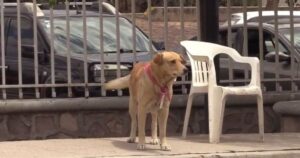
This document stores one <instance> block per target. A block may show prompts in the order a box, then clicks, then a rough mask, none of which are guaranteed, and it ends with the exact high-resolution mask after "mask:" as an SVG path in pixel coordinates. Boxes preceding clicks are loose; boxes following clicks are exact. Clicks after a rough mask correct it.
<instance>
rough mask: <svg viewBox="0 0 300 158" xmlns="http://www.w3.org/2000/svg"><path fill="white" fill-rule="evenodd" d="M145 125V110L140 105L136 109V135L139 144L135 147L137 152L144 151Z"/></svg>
mask: <svg viewBox="0 0 300 158" xmlns="http://www.w3.org/2000/svg"><path fill="white" fill-rule="evenodd" d="M145 124H146V110H145V106H144V105H142V104H140V105H139V107H138V135H139V142H138V146H137V149H138V150H144V149H145Z"/></svg>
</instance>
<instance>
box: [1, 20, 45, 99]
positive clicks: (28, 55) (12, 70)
mask: <svg viewBox="0 0 300 158" xmlns="http://www.w3.org/2000/svg"><path fill="white" fill-rule="evenodd" d="M20 31H21V59H19V57H18V34H17V33H18V22H17V18H16V17H10V20H9V29H8V31H7V44H6V64H7V66H8V68H7V72H6V73H7V75H6V81H7V84H9V85H16V84H19V83H22V84H34V83H35V71H34V41H33V22H32V20H31V19H29V18H26V17H21V29H20ZM38 41H39V40H38ZM40 48H41V43H40V42H38V52H42V51H41V50H40ZM19 62H21V69H20V70H19V67H18V66H19V65H18V63H19ZM41 69H42V67H40V66H39V70H41ZM20 71H21V72H20ZM19 72H20V74H21V75H22V81H21V82H19V79H20V78H19ZM38 77H39V76H38ZM23 93H24V97H25V98H26V97H33V96H34V93H35V92H34V88H23ZM14 94H18V89H12V90H11V92H10V95H11V97H12V98H16V97H17V96H18V95H14Z"/></svg>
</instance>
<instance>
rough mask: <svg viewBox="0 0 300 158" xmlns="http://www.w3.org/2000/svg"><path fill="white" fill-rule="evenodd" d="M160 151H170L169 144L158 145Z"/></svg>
mask: <svg viewBox="0 0 300 158" xmlns="http://www.w3.org/2000/svg"><path fill="white" fill-rule="evenodd" d="M160 149H161V150H164V151H170V150H171V146H170V145H169V144H164V145H162V144H161V145H160Z"/></svg>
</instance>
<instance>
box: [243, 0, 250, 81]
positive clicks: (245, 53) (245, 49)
mask: <svg viewBox="0 0 300 158" xmlns="http://www.w3.org/2000/svg"><path fill="white" fill-rule="evenodd" d="M243 20H244V25H243V34H244V40H243V56H248V26H247V0H243ZM244 79H249V71H247V70H245V78H244Z"/></svg>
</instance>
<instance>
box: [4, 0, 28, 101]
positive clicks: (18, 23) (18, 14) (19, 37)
mask: <svg viewBox="0 0 300 158" xmlns="http://www.w3.org/2000/svg"><path fill="white" fill-rule="evenodd" d="M20 5H21V3H20V0H17V34H18V84H19V86H22V84H23V76H22V54H21V53H22V47H21V45H22V42H21V40H22V37H21V36H22V35H21V13H20ZM2 42H3V41H2ZM19 98H20V99H22V98H23V91H22V88H19Z"/></svg>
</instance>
